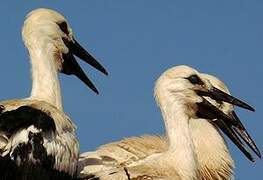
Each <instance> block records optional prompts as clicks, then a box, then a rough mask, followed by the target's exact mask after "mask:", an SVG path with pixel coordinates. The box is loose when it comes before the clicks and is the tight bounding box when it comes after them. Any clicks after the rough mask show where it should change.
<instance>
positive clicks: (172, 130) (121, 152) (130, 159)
mask: <svg viewBox="0 0 263 180" xmlns="http://www.w3.org/2000/svg"><path fill="white" fill-rule="evenodd" d="M189 81H190V83H189ZM199 81H200V82H199ZM198 83H200V84H198ZM214 87H216V88H217V89H219V90H221V91H224V92H226V93H229V92H228V90H227V88H226V86H225V85H224V84H223V83H222V82H221V81H219V80H218V79H216V78H215V77H212V76H209V75H205V74H201V73H198V72H197V71H195V70H194V69H192V68H189V67H186V66H179V67H176V68H172V69H170V70H168V71H166V72H165V73H164V74H163V75H162V76H161V77H160V78H159V79H158V81H157V83H156V87H155V97H156V101H157V103H158V105H159V107H160V109H161V112H162V115H163V119H164V121H165V127H166V131H167V135H166V136H141V137H132V138H127V139H124V140H122V141H119V142H113V143H110V144H106V145H103V146H102V147H100V148H98V149H97V150H96V151H95V152H87V153H83V154H82V155H81V156H80V162H79V174H80V177H82V178H84V179H85V178H86V179H96V177H98V178H99V179H102V180H104V179H105V180H107V179H116V180H119V179H120V180H122V179H123V180H124V179H132V180H141V179H153V180H157V179H158V180H159V179H163V180H170V179H171V180H178V179H179V180H180V179H182V180H185V179H198V180H199V179H206V180H209V179H211V180H215V179H218V180H221V179H222V180H224V179H230V178H231V176H232V173H233V168H234V163H233V160H232V158H231V156H230V154H229V151H228V148H227V144H226V143H225V141H224V138H223V136H222V134H221V132H220V131H219V127H218V126H217V121H219V122H220V123H218V124H219V125H220V124H221V123H225V121H231V120H233V119H231V118H230V117H227V114H228V113H231V112H232V111H233V105H231V104H228V103H225V102H223V101H222V99H224V98H221V99H220V98H219V99H218V98H215V97H213V98H214V99H213V98H210V97H202V96H198V95H197V94H196V91H198V90H201V89H202V91H206V90H205V89H208V90H209V89H213V88H214ZM224 96H225V97H227V95H226V94H225V95H224ZM232 98H233V97H232ZM215 100H216V101H215ZM218 101H220V103H218ZM203 102H210V103H211V104H210V105H212V104H213V106H210V105H207V107H206V106H203V107H200V106H201V105H200V104H202V103H203ZM229 102H230V101H229ZM232 104H236V105H238V103H235V102H232ZM239 105H240V104H239ZM208 106H209V107H208ZM210 107H211V109H209V108H210ZM202 108H207V110H206V111H208V112H206V113H207V114H208V115H209V117H208V116H207V117H205V116H206V115H203V114H202V113H199V111H200V110H202ZM245 108H247V107H245ZM215 109H218V110H220V111H217V110H215ZM204 111H205V110H204ZM216 111H217V112H216ZM221 111H222V112H221ZM210 113H212V114H210ZM214 113H215V114H214ZM222 113H223V114H222ZM225 115H226V116H225ZM223 116H225V117H223ZM217 118H218V119H217ZM228 118H229V119H228ZM215 119H217V120H216V121H214V122H215V123H214V122H213V120H215ZM221 119H225V120H223V121H222V120H221ZM226 119H228V120H226ZM233 121H236V120H233ZM221 128H222V127H220V129H221ZM223 128H225V129H227V131H228V130H229V131H230V129H231V126H230V127H228V126H224V127H223ZM223 128H222V129H223ZM226 134H227V133H226ZM227 135H228V136H229V137H230V138H232V136H233V137H234V136H235V135H232V134H231V135H229V134H227ZM252 142H253V141H252ZM239 143H241V142H240V141H238V142H237V144H238V145H240V144H239ZM241 144H242V143H241ZM241 146H242V145H241ZM242 147H243V146H242ZM255 148H256V146H255ZM241 150H242V151H243V152H245V153H246V150H244V149H242V148H241ZM259 155H260V154H259ZM249 158H250V157H249Z"/></svg>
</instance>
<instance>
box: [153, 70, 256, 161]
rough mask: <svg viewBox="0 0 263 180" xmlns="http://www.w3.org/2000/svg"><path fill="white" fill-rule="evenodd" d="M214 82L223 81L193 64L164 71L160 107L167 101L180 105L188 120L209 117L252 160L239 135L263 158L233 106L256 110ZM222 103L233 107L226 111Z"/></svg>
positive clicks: (157, 88) (159, 89)
mask: <svg viewBox="0 0 263 180" xmlns="http://www.w3.org/2000/svg"><path fill="white" fill-rule="evenodd" d="M211 81H215V82H213V84H220V82H218V81H219V80H217V79H216V78H214V77H213V76H209V75H206V74H202V73H199V72H198V71H196V70H195V69H193V68H191V67H188V66H176V67H173V68H171V69H169V70H167V71H165V72H164V73H163V74H162V75H161V77H160V78H159V79H158V80H157V83H156V86H155V96H156V100H157V102H158V103H159V105H160V107H162V106H163V105H164V104H166V105H167V102H165V101H169V102H170V104H171V103H177V104H179V105H180V107H181V109H184V112H183V113H184V114H186V115H187V116H189V119H199V118H201V119H207V120H209V121H210V122H211V123H212V124H213V125H215V126H216V127H218V128H219V129H220V130H221V131H222V132H224V133H225V134H226V135H227V136H228V137H229V138H230V139H231V141H233V143H234V144H235V145H236V146H237V147H238V148H239V149H240V150H241V151H242V152H243V153H244V155H245V156H246V157H247V158H248V159H249V160H251V161H253V157H252V156H251V154H250V152H249V151H248V149H247V148H246V146H245V145H244V144H243V142H242V141H241V139H240V138H239V136H240V137H241V138H242V139H243V140H244V141H245V143H246V144H247V145H248V146H249V147H250V148H251V149H252V150H253V151H254V152H255V153H256V154H257V156H258V157H261V154H260V151H259V150H258V148H257V146H256V144H255V142H254V141H253V140H252V138H251V137H250V135H249V134H248V132H247V131H246V129H245V127H244V126H243V124H242V123H241V121H240V120H239V118H238V117H237V115H236V113H235V112H234V108H233V105H235V106H239V107H241V108H244V109H247V110H250V111H254V109H253V108H252V107H251V106H250V105H248V104H247V103H245V102H243V101H241V100H239V99H237V98H235V97H233V96H231V95H230V94H229V92H228V91H227V90H226V91H225V92H224V91H222V90H220V89H226V88H225V87H223V88H220V89H219V88H216V87H214V86H213V85H212V82H211ZM223 86H224V85H223ZM163 102H165V103H163ZM168 104H169V103H168ZM219 105H223V106H226V108H225V109H227V110H228V111H229V109H233V111H231V112H230V113H229V112H228V111H227V112H224V107H222V106H220V107H219ZM164 108H165V107H164ZM197 138H198V137H197Z"/></svg>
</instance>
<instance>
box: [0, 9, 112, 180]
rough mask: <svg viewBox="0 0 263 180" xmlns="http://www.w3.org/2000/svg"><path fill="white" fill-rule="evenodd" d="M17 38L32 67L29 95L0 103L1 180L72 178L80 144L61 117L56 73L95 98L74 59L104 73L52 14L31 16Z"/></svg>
mask: <svg viewBox="0 0 263 180" xmlns="http://www.w3.org/2000/svg"><path fill="white" fill-rule="evenodd" d="M22 35H23V40H24V43H25V46H26V47H27V49H28V52H29V56H30V60H31V65H32V90H31V95H30V96H29V97H28V98H26V99H16V100H7V101H2V102H0V105H1V108H0V109H1V110H0V172H1V173H0V179H1V180H2V179H3V180H10V179H12V180H31V179H32V180H35V179H45V180H46V179H49V180H52V179H56V180H59V179H63V180H66V179H75V178H76V170H77V163H78V157H79V144H78V141H77V138H76V135H75V125H74V123H73V122H72V121H71V119H70V118H69V117H68V116H67V115H66V114H65V113H64V112H63V106H62V98H61V91H60V83H59V79H58V73H59V72H61V73H64V74H67V75H71V74H74V75H76V76H77V77H78V78H79V79H80V80H82V81H83V82H84V83H85V84H86V85H87V86H89V87H90V88H91V89H92V90H93V91H94V92H96V93H98V91H97V89H96V88H95V86H94V85H93V84H92V82H91V81H90V80H89V79H88V77H87V76H86V75H85V73H84V72H83V70H82V69H81V68H80V66H79V65H78V63H77V61H76V59H75V58H74V55H76V56H78V57H80V58H81V59H83V60H84V61H85V62H87V63H89V64H90V65H92V66H93V67H95V68H96V69H98V70H99V71H101V72H103V73H104V74H107V72H106V70H105V69H104V68H103V67H102V66H101V65H100V64H99V63H98V62H97V61H96V60H95V59H94V58H93V57H92V56H91V55H90V54H89V53H88V52H87V51H85V50H84V49H83V48H82V47H81V45H80V44H78V42H77V41H76V40H75V39H74V37H73V33H72V30H71V28H70V26H69V24H68V23H67V22H66V19H65V18H64V17H63V16H62V15H61V14H59V13H57V12H56V11H53V10H50V9H36V10H33V11H32V12H30V13H29V14H28V15H27V17H26V20H25V22H24V26H23V31H22Z"/></svg>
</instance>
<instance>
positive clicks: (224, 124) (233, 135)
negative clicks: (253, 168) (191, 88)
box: [196, 87, 261, 161]
mask: <svg viewBox="0 0 263 180" xmlns="http://www.w3.org/2000/svg"><path fill="white" fill-rule="evenodd" d="M196 93H197V94H198V95H200V96H207V97H210V98H212V99H213V100H216V101H223V102H227V103H230V104H232V105H236V106H239V107H242V108H245V109H248V110H251V111H254V108H252V107H251V106H250V105H248V104H246V103H245V102H243V101H241V100H239V99H237V98H235V97H233V96H231V95H229V94H227V93H225V92H223V91H221V90H219V89H217V88H215V87H213V88H212V89H211V90H208V91H205V90H204V91H202V90H197V91H196ZM197 105H198V110H197V113H196V115H197V116H198V117H200V118H205V119H210V120H211V121H212V123H213V124H215V125H216V126H217V127H219V128H220V129H221V131H222V132H224V133H225V134H226V135H227V136H228V137H229V138H230V139H231V141H232V142H233V143H234V144H235V145H236V146H237V147H238V148H239V149H240V150H241V151H242V152H243V154H244V155H245V156H246V157H247V158H248V159H249V160H250V161H254V159H253V157H252V155H251V154H250V152H249V151H248V149H247V148H246V146H245V145H244V144H243V142H242V141H241V139H240V138H239V136H240V137H241V138H242V139H243V141H244V142H245V143H246V144H247V145H248V146H249V147H250V148H251V149H252V150H253V151H254V152H255V154H256V155H257V156H258V157H259V158H261V153H260V151H259V149H258V148H257V146H256V144H255V142H254V141H253V139H252V138H251V137H250V135H249V134H248V132H247V131H246V129H245V128H244V126H243V124H242V123H241V121H240V120H239V118H238V117H237V115H236V114H235V112H234V111H233V112H231V113H230V114H229V115H227V114H225V113H224V112H222V111H221V110H219V109H218V108H217V107H216V106H214V105H213V104H211V103H210V102H209V101H207V100H206V99H204V98H203V101H202V102H201V103H198V104H197ZM237 134H238V135H239V136H238V135H237Z"/></svg>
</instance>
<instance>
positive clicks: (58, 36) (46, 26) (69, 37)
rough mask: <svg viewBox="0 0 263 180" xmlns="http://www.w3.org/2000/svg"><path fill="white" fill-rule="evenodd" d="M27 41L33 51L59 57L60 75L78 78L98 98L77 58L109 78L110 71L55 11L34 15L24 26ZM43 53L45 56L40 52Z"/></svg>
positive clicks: (39, 11)
mask: <svg viewBox="0 0 263 180" xmlns="http://www.w3.org/2000/svg"><path fill="white" fill-rule="evenodd" d="M22 35H23V39H24V42H25V45H26V47H27V48H28V50H29V53H31V52H30V51H33V50H34V51H36V50H37V49H39V51H46V53H50V52H51V53H53V54H52V55H54V56H56V58H54V59H55V60H56V62H55V64H56V67H55V68H56V70H57V71H58V72H61V73H64V74H67V75H75V76H77V77H78V78H79V79H80V80H81V81H82V82H84V83H85V84H86V85H87V86H88V87H89V88H91V89H92V90H93V91H94V92H95V93H97V94H98V90H97V89H96V87H95V86H94V84H93V83H92V82H91V80H90V79H89V78H88V77H87V76H86V74H85V73H84V71H83V70H82V69H81V67H80V66H79V64H78V62H77V60H76V59H75V57H74V56H77V57H78V58H80V59H82V60H83V61H85V62H86V63H88V64H90V65H91V66H93V67H94V68H96V69H97V70H99V71H100V72H102V73H103V74H105V75H108V73H107V71H106V69H105V68H104V67H103V66H102V65H101V64H100V63H99V62H98V61H97V60H96V59H95V58H94V57H93V56H92V55H91V54H90V53H88V52H87V51H86V50H85V49H84V48H83V47H82V46H81V45H80V44H79V43H78V42H77V40H76V39H75V38H74V36H73V32H72V29H71V28H70V25H69V23H68V22H67V20H66V19H65V18H64V17H63V16H62V15H61V14H59V13H58V12H56V11H54V10H51V9H44V8H40V9H36V10H33V11H31V12H30V13H29V14H28V15H27V18H26V20H25V22H24V26H23V31H22ZM39 53H43V52H39Z"/></svg>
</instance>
